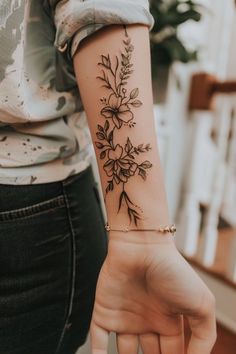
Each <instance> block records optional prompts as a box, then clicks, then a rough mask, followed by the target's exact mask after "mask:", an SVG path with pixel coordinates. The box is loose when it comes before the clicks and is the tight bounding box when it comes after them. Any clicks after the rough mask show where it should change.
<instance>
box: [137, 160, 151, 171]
mask: <svg viewBox="0 0 236 354" xmlns="http://www.w3.org/2000/svg"><path fill="white" fill-rule="evenodd" d="M140 167H142V168H145V169H147V168H151V167H152V164H151V162H150V161H147V160H146V161H144V162H143V163H141V165H140Z"/></svg>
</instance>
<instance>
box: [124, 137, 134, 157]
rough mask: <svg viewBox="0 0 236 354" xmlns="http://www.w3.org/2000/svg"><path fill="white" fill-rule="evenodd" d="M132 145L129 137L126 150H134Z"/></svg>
mask: <svg viewBox="0 0 236 354" xmlns="http://www.w3.org/2000/svg"><path fill="white" fill-rule="evenodd" d="M132 147H133V145H132V143H131V141H130V138H127V143H126V144H125V151H126V152H127V153H129V152H130V151H131V150H132Z"/></svg>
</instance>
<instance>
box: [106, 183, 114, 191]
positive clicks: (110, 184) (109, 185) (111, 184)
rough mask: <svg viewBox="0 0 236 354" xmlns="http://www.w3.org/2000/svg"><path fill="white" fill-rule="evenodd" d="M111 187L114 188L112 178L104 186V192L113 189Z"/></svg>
mask: <svg viewBox="0 0 236 354" xmlns="http://www.w3.org/2000/svg"><path fill="white" fill-rule="evenodd" d="M113 189H114V184H113V181H112V180H111V181H108V186H107V188H106V193H108V192H111V191H113Z"/></svg>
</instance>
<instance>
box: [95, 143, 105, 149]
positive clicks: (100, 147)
mask: <svg viewBox="0 0 236 354" xmlns="http://www.w3.org/2000/svg"><path fill="white" fill-rule="evenodd" d="M95 145H96V146H97V148H98V149H102V148H103V147H104V145H103V144H102V143H100V142H99V141H96V142H95Z"/></svg>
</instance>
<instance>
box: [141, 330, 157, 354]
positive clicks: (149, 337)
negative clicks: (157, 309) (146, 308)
mask: <svg viewBox="0 0 236 354" xmlns="http://www.w3.org/2000/svg"><path fill="white" fill-rule="evenodd" d="M139 341H140V345H141V348H142V351H143V354H161V348H160V342H159V335H158V334H155V333H147V334H141V335H140V336H139Z"/></svg>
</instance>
